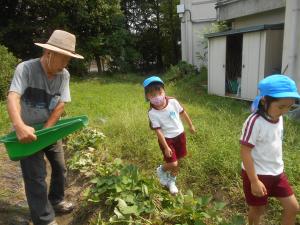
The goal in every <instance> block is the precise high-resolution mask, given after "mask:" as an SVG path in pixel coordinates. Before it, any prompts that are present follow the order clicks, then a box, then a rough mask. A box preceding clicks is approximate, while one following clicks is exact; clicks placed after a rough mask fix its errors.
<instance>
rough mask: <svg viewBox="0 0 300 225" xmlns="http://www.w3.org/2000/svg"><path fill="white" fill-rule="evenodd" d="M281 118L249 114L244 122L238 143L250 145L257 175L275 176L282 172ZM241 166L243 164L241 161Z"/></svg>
mask: <svg viewBox="0 0 300 225" xmlns="http://www.w3.org/2000/svg"><path fill="white" fill-rule="evenodd" d="M282 139H283V118H282V116H281V117H280V118H279V120H278V121H277V122H272V121H269V120H267V119H265V118H263V117H262V116H260V115H258V114H256V113H254V114H251V115H250V116H249V117H248V118H247V120H246V121H245V123H244V126H243V130H242V135H241V138H240V143H241V144H243V145H246V146H249V147H252V151H251V155H252V158H253V161H254V168H255V171H256V174H258V175H272V176H276V175H279V174H281V173H282V172H283V166H284V165H283V160H282ZM242 168H243V169H245V168H244V165H243V163H242Z"/></svg>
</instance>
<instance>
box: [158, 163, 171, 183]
mask: <svg viewBox="0 0 300 225" xmlns="http://www.w3.org/2000/svg"><path fill="white" fill-rule="evenodd" d="M156 173H157V176H158V178H159V182H160V183H161V185H163V186H167V185H168V182H169V178H168V174H167V173H166V172H165V171H164V170H163V167H162V165H160V166H159V167H157V169H156Z"/></svg>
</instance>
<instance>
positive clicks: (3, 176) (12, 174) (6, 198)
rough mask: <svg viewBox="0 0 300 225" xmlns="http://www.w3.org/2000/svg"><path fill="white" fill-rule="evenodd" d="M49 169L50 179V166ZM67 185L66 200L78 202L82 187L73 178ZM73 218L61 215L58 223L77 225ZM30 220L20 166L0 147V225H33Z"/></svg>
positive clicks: (61, 224) (57, 218)
mask: <svg viewBox="0 0 300 225" xmlns="http://www.w3.org/2000/svg"><path fill="white" fill-rule="evenodd" d="M47 168H48V178H49V175H50V173H51V172H50V171H51V170H50V167H49V164H48V166H47ZM47 181H48V182H49V179H47ZM67 183H68V185H67V189H66V199H67V200H72V201H73V202H74V201H75V202H77V201H78V200H79V198H80V196H81V187H80V186H79V185H77V184H76V183H77V182H76V180H74V179H73V178H69V179H68V182H67ZM73 217H75V216H74V214H67V215H59V216H57V217H56V221H57V222H58V224H59V225H71V224H72V225H75V223H73V222H72V220H73ZM29 218H30V215H29V209H28V205H27V201H26V197H25V191H24V185H23V179H22V173H21V169H20V164H19V162H14V161H11V160H10V159H9V158H8V156H7V154H6V151H5V148H4V146H3V145H0V225H29V224H30V225H31V224H32V223H29ZM81 225H82V224H81Z"/></svg>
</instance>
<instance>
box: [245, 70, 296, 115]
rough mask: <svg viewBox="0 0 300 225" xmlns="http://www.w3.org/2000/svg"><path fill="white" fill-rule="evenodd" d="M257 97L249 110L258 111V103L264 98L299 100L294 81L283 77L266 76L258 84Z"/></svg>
mask: <svg viewBox="0 0 300 225" xmlns="http://www.w3.org/2000/svg"><path fill="white" fill-rule="evenodd" d="M258 90H259V93H260V94H259V95H258V96H256V98H255V99H254V101H253V103H252V106H251V110H252V112H254V111H256V110H257V109H258V105H259V101H260V100H261V98H263V97H264V96H271V97H273V98H300V95H299V93H298V90H297V86H296V83H295V81H293V80H292V79H291V78H289V77H288V76H285V75H281V74H276V75H272V76H268V77H266V78H265V79H263V80H261V81H260V82H259V83H258Z"/></svg>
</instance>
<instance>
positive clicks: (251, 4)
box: [217, 0, 285, 20]
mask: <svg viewBox="0 0 300 225" xmlns="http://www.w3.org/2000/svg"><path fill="white" fill-rule="evenodd" d="M283 7H285V0H219V1H218V3H217V11H218V20H231V19H234V18H238V17H243V16H249V15H252V14H257V13H261V12H265V11H270V10H274V9H278V8H283Z"/></svg>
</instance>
